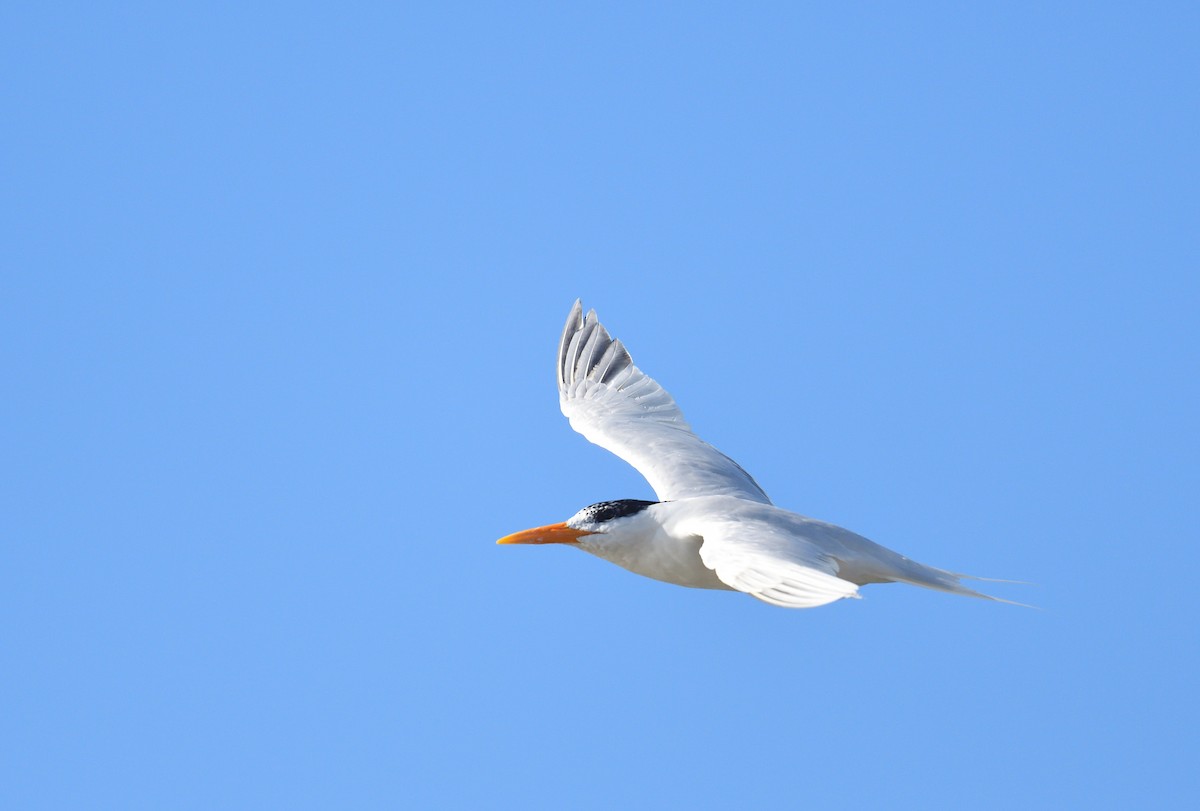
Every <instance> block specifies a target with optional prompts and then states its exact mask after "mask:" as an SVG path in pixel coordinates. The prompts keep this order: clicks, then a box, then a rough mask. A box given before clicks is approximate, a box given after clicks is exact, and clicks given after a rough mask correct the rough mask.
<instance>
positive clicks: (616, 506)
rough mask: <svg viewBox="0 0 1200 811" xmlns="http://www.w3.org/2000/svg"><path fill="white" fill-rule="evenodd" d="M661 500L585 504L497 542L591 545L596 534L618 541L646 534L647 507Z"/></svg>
mask: <svg viewBox="0 0 1200 811" xmlns="http://www.w3.org/2000/svg"><path fill="white" fill-rule="evenodd" d="M657 503H658V502H657V501H639V500H637V499H633V498H625V499H620V500H618V501H601V502H599V503H598V504H592V505H590V506H588V507H584V508H583V509H582V510H580V511H579V512H577V513H575V514H574V515H572V516H571V517H570V518H568V519H567V520H566V521H563V522H561V523H558V524H547V525H546V526H544V527H534V528H533V529H527V530H525V531H523V532H517V533H514V534H512V535H505V536H504V537H503V538H501V539H500V540H498V541H496V543H503V544H510V543H566V544H579V545H580V546H584V547H587V546H590V545H591V544H593V543H595V542H597V541H600V540H601V539H599V538H595V539H588V536H595V535H603V536H607V537H606V538H604V540H605V541H617V540H618V539H620V538H621V537H622V536H625V535H641V534H644V533H645V532H646V530H647V528H646V527H643V526H642V523H643V520H642V519H644V518H645V514H644V511H645V509H646V508H647V507H650V506H652V505H654V504H657Z"/></svg>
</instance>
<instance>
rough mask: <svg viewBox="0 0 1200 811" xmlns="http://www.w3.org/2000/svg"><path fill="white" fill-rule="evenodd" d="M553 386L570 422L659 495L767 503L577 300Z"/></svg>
mask: <svg viewBox="0 0 1200 811" xmlns="http://www.w3.org/2000/svg"><path fill="white" fill-rule="evenodd" d="M558 394H559V402H560V404H561V406H562V412H563V414H565V415H566V417H567V419H568V420H570V422H571V427H572V428H574V429H575V430H576V431H578V432H579V433H581V434H583V435H584V437H586V438H587V439H588V441H590V442H593V443H595V444H597V445H599V446H600V447H602V448H604V449H605V450H608V451H611V452H612V453H615V454H616V455H617V456H619V457H621V458H622V459H624V460H625V461H626V462H628V463H629V464H631V465H633V467H634V468H636V469H637V471H638V472H639V473H641V474H642V475H643V476H645V477H646V481H648V482H649V483H650V486H651V487H653V488H654V492H655V493H657V494H658V498H659V500H661V501H672V500H675V499H681V498H690V497H693V496H711V495H731V496H737V497H739V498H744V499H749V500H751V501H757V502H762V503H764V504H770V503H771V501H770V499H769V498H767V494H766V493H764V492H763V491H762V488H761V487H759V486H758V484H757V483H756V482H755V481H754V479H753V478H751V477H750V474H749V473H747V472H746V471H744V470H742V468H741V467H739V466H738V464H737V462H734V461H733V460H732V459H730V458H729V457H728V456H726V455H725V454H723V453H721V452H720V451H718V450H717V449H716V448H714V447H713V446H712V445H709V444H708V443H707V442H705V441H704V440H702V439H700V438H699V437H698V436H696V435H695V434H694V433H692V429H691V427H690V426H688V424H687V421H686V420H685V419H684V418H683V413H682V412H681V411H680V410H679V406H677V405H676V404H675V401H674V400H673V399H672V398H671V395H669V394H667V392H666V390H664V389H663V387H662V386H660V385H658V383H656V382H654V380H652V379H651V378H649V377H647V376H646V374H645V373H644V372H642V371H641V370H640V369H638V368H637V367H636V366H634V365H633V359H632V358H631V357H630V356H629V352H627V351H626V350H625V347H624V346H622V345H621V342H620V341H616V340H613V339H612V338H611V337H610V336H609V334H608V330H606V329H605V328H604V327H603V326H601V324H600V322H599V321H598V320H597V318H596V312H595V310H592V311H589V312H588V314H587V316H586V317H585V316H584V315H583V306H582V305H581V304H580V302H579V301H576V302H575V306H573V307H572V308H571V314H570V315H569V316H568V317H567V325H566V327H565V328H564V329H563V335H562V341H561V343H559V346H558Z"/></svg>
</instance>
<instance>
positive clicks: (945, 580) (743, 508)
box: [500, 302, 994, 608]
mask: <svg viewBox="0 0 1200 811" xmlns="http://www.w3.org/2000/svg"><path fill="white" fill-rule="evenodd" d="M558 383H559V397H560V404H561V406H562V410H563V413H564V414H565V415H566V416H567V417H568V418H569V419H570V421H571V426H572V427H573V428H575V430H577V431H579V433H581V434H583V435H584V436H585V437H587V438H588V439H589V440H591V441H592V442H594V443H596V444H598V445H600V446H602V447H604V448H606V449H608V450H610V451H612V452H613V453H616V454H617V455H618V456H620V457H621V458H623V459H625V460H626V461H627V462H629V463H630V464H632V465H633V466H634V467H636V468H637V469H638V471H639V472H641V473H642V474H643V475H644V476H645V477H646V479H647V480H648V481H649V482H650V485H651V486H652V487H653V488H654V490H655V492H656V493H657V494H658V497H659V499H660V501H657V502H651V501H639V500H633V499H625V500H620V501H609V502H600V503H598V504H593V505H591V506H589V507H585V508H584V509H582V510H580V511H579V512H578V513H576V514H575V515H574V516H572V517H571V518H570V519H568V520H567V521H565V522H563V523H561V524H551V525H549V526H545V527H538V528H536V529H531V530H526V531H525V532H520V533H516V534H515V535H509V536H507V537H505V538H501V539H500V543H568V544H571V545H575V546H578V547H579V548H580V549H583V550H584V551H587V552H590V553H592V554H594V555H596V556H597V557H600V558H603V559H605V560H607V561H610V562H612V563H615V564H617V565H618V566H621V567H623V568H625V569H628V570H629V571H631V572H635V573H637V574H640V575H644V576H646V577H651V578H654V579H655V580H662V581H665V582H667V583H674V584H676V585H681V586H689V587H692V588H706V589H729V590H736V591H743V592H746V593H748V594H751V595H753V596H755V597H757V598H759V599H760V600H764V601H765V602H769V603H773V604H775V605H782V606H787V607H793V608H808V607H812V606H818V605H824V604H825V603H829V602H833V601H834V600H838V599H841V598H844V597H857V596H858V587H859V586H862V585H866V584H868V583H888V582H903V583H911V584H913V585H918V586H924V587H926V588H932V589H938V590H941V591H948V592H953V593H956V594H965V595H970V596H974V597H986V596H987V595H984V594H981V593H979V592H977V591H974V590H973V589H969V588H967V587H966V586H963V585H962V584H961V582H960V578H962V577H965V575H960V574H956V573H953V572H948V571H944V570H942V569H936V568H933V567H931V566H925V565H923V564H920V563H917V562H916V561H913V560H910V559H908V558H906V557H904V556H903V555H900V554H897V553H896V552H893V551H892V550H890V549H887V548H885V547H883V546H880V545H879V544H876V543H874V542H872V541H869V540H867V539H866V538H864V537H862V536H861V535H858V534H856V533H853V532H851V531H850V530H847V529H843V528H842V527H838V526H835V525H833V524H827V523H825V522H823V521H817V520H815V519H812V518H807V517H805V516H802V515H798V514H796V513H793V512H789V511H788V510H784V509H781V508H779V507H776V506H774V505H773V504H772V503H771V501H770V499H769V498H768V497H767V495H766V493H765V492H763V490H762V488H761V487H759V486H758V483H757V482H755V481H754V479H753V478H752V477H751V476H750V475H749V474H748V473H746V471H744V470H743V469H742V468H741V467H740V466H739V465H738V464H737V463H736V462H734V461H733V460H732V459H730V458H729V457H727V456H725V455H724V454H722V453H721V452H720V451H718V450H717V449H716V448H714V447H712V446H711V445H709V444H708V443H706V442H704V441H703V440H701V439H700V438H699V437H697V436H696V435H695V434H694V433H692V430H691V428H690V427H689V426H688V424H687V422H686V421H684V419H683V414H682V413H681V412H680V410H679V407H678V406H677V405H676V404H675V401H674V400H672V399H671V396H670V395H669V394H667V392H666V391H665V390H664V389H663V388H662V387H661V386H659V385H658V384H657V383H656V382H654V380H652V379H651V378H649V377H647V376H646V375H645V374H644V373H643V372H641V370H639V369H638V368H637V367H636V366H634V365H633V361H632V359H631V358H630V356H629V353H628V352H627V351H626V350H625V348H624V347H623V346H622V345H621V343H620V342H619V341H615V340H613V339H612V338H610V337H609V334H608V332H607V331H606V330H605V329H604V327H602V326H601V325H600V323H599V321H598V320H597V319H596V315H595V312H594V311H593V312H589V313H588V314H587V316H586V317H584V316H583V310H582V306H581V305H580V303H579V302H576V303H575V306H574V307H573V308H572V310H571V314H570V316H569V317H568V319H567V325H566V328H565V329H564V331H563V337H562V341H561V342H560V345H559V355H558ZM991 599H994V598H991Z"/></svg>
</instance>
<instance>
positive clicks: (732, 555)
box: [694, 519, 858, 608]
mask: <svg viewBox="0 0 1200 811" xmlns="http://www.w3.org/2000/svg"><path fill="white" fill-rule="evenodd" d="M694 529H695V531H696V532H697V533H698V534H700V533H702V537H703V538H704V542H703V543H702V544H701V545H700V559H701V560H702V561H704V565H705V566H707V567H708V568H710V569H712V570H713V571H714V572H715V573H716V575H717V577H718V578H719V579H720V580H721V582H722V583H724V584H725V585H727V586H729V587H731V588H734V589H737V590H738V591H743V592H745V593H747V594H749V595H751V596H753V597H757V598H758V599H760V600H762V601H763V602H767V603H771V604H772V605H779V606H784V607H785V608H813V607H816V606H819V605H825V604H826V603H831V602H833V601H834V600H841V599H843V598H845V597H857V596H858V586H857V585H856V584H855V583H851V582H850V581H848V580H843V579H842V578H840V577H838V576H837V575H838V565H837V562H836V561H834V560H833V559H832V558H830V557H829V556H828V555H826V554H825V553H823V552H822V551H821V550H820V549H819V548H818V547H817V546H816V545H815V544H812V543H810V542H808V541H807V540H805V539H803V538H798V537H797V536H795V535H794V534H792V533H790V532H787V531H785V530H783V529H781V528H779V527H774V526H771V525H770V524H767V523H764V522H753V521H720V520H717V521H713V520H711V519H710V520H707V521H705V522H704V525H703V526H702V527H700V526H697V527H695V528H694Z"/></svg>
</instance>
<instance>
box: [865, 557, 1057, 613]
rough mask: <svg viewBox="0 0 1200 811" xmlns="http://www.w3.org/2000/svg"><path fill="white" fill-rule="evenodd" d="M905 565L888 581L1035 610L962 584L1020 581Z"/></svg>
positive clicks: (1029, 606)
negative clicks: (974, 581)
mask: <svg viewBox="0 0 1200 811" xmlns="http://www.w3.org/2000/svg"><path fill="white" fill-rule="evenodd" d="M905 562H906V563H907V564H908V565H906V566H905V567H904V568H903V570H902V571H898V572H895V573H893V574H892V575H891V577H890V578H889V579H891V580H892V581H893V582H897V583H908V584H910V585H913V586H922V587H924V588H927V589H934V590H936V591H945V592H949V593H950V594H961V595H963V596H964V597H978V598H979V599H981V600H992V601H994V602H997V603H1007V604H1008V605H1019V606H1021V607H1022V608H1036V606H1032V605H1029V604H1027V603H1018V602H1016V601H1015V600H1006V599H1004V598H1003V597H996V596H994V595H992V594H985V593H984V592H982V591H976V590H975V589H972V588H968V587H967V586H964V585H963V584H962V579H963V578H966V579H968V580H980V581H983V582H987V583H1023V582H1024V581H1021V580H1001V579H999V578H994V577H978V576H976V575H972V574H962V573H961V572H948V571H946V570H945V569H937V568H934V567H933V566H926V565H924V564H922V563H917V562H916V561H913V560H906V561H905Z"/></svg>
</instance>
